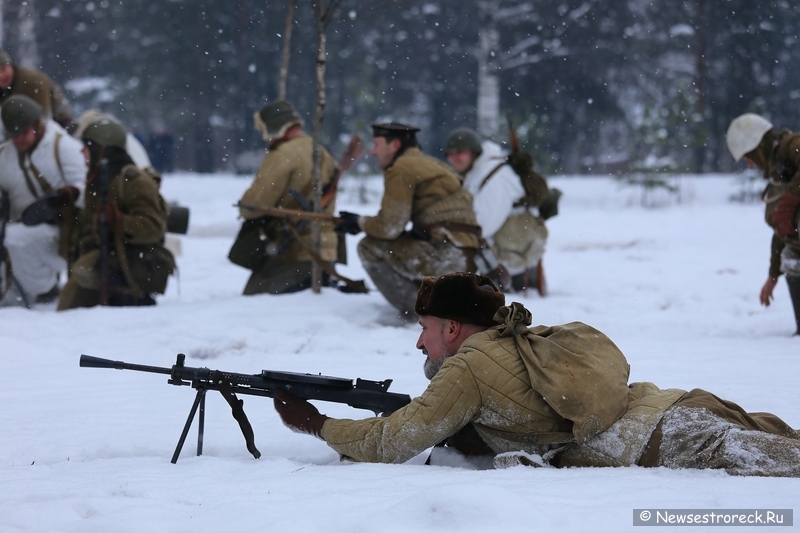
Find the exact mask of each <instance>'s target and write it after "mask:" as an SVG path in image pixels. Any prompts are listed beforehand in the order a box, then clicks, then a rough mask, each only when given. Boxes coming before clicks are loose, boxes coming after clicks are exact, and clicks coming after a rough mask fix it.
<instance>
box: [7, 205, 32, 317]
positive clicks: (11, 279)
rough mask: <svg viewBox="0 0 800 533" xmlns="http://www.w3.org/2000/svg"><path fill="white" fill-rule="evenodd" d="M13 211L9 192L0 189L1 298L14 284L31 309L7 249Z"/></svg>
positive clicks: (23, 301)
mask: <svg viewBox="0 0 800 533" xmlns="http://www.w3.org/2000/svg"><path fill="white" fill-rule="evenodd" d="M10 213H11V200H9V198H8V193H6V192H5V191H4V190H0V263H3V268H4V270H5V272H4V282H5V283H4V286H3V287H0V298H2V297H3V296H5V294H6V290H8V288H9V287H11V285H12V284H13V285H14V286H15V287H16V288H17V292H19V295H20V298H22V303H23V304H24V305H25V307H27V308H28V309H30V307H31V302H30V301H29V300H28V295H27V294H25V290H23V288H22V284H21V283H20V282H19V280H18V279H17V278H16V276H14V272H12V270H11V256H10V255H9V254H8V250H7V249H6V224H8V219H9V216H10Z"/></svg>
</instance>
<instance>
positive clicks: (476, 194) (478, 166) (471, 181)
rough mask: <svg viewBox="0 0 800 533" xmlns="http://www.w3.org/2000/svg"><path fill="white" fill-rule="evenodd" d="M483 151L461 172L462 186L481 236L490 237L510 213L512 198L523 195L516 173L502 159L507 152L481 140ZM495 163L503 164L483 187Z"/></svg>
mask: <svg viewBox="0 0 800 533" xmlns="http://www.w3.org/2000/svg"><path fill="white" fill-rule="evenodd" d="M481 148H482V149H483V152H482V153H481V155H480V156H478V158H477V159H476V160H475V161H474V162H473V164H472V168H471V169H470V170H469V172H467V174H466V175H465V176H464V188H465V189H466V190H467V192H469V193H470V194H471V195H472V198H473V207H474V208H475V216H476V217H477V219H478V224H479V225H480V227H481V228H482V229H483V236H484V237H485V238H487V239H490V240H491V238H492V237H493V236H494V234H495V233H497V230H499V229H500V227H501V226H502V225H503V224H504V223H505V221H506V219H508V217H509V216H511V214H512V211H513V210H514V202H516V201H517V200H519V199H520V198H522V196H524V195H525V189H524V188H523V187H522V183H521V182H520V179H519V176H517V174H516V172H514V170H513V169H512V168H511V167H510V166H508V165H507V164H503V163H505V160H506V154H505V152H503V150H502V148H500V145H498V144H497V143H494V142H492V141H484V142H483V144H481ZM498 165H502V166H501V167H500V168H499V169H498V170H497V171H496V172H495V173H494V174H492V177H491V178H489V181H487V182H486V184H485V185H483V187H481V184H482V183H483V181H484V179H486V176H488V175H489V174H490V173H491V172H492V171H493V170H494V169H495V168H497V166H498Z"/></svg>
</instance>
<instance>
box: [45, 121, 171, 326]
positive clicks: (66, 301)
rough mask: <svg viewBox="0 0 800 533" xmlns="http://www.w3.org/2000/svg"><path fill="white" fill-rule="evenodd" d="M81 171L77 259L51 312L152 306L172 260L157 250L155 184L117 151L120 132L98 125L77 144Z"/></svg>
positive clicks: (163, 223)
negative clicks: (85, 169) (85, 172)
mask: <svg viewBox="0 0 800 533" xmlns="http://www.w3.org/2000/svg"><path fill="white" fill-rule="evenodd" d="M81 140H82V141H83V144H84V148H83V154H84V156H85V157H86V161H87V163H88V165H89V171H88V176H87V178H86V202H85V204H86V207H85V209H84V210H83V217H82V220H81V229H80V240H79V248H80V257H79V258H78V260H77V261H76V262H75V264H74V265H73V268H72V272H71V274H70V278H69V281H68V282H67V284H66V285H65V286H64V289H63V290H62V292H61V298H60V300H59V302H58V310H59V311H62V310H65V309H72V308H75V307H92V306H95V305H98V304H100V305H115V306H122V305H154V304H155V300H154V299H153V294H156V293H157V294H163V293H164V291H165V289H166V287H167V278H168V277H169V275H170V274H172V272H173V270H174V269H175V259H174V257H173V256H172V254H171V253H170V252H169V251H168V250H167V249H166V248H164V234H165V232H166V228H167V214H168V207H167V203H166V202H165V201H164V199H163V198H162V197H161V194H159V192H158V189H159V185H160V177H159V176H158V175H155V174H150V173H147V172H145V171H143V170H140V169H138V168H137V167H136V166H135V165H134V164H133V162H132V161H131V158H130V156H129V155H128V153H127V152H126V151H125V142H126V134H125V128H123V127H122V125H120V124H119V123H117V122H115V121H113V120H109V119H100V120H98V121H95V122H93V123H91V124H90V125H89V126H88V127H87V128H86V130H85V131H84V132H83V135H82V137H81Z"/></svg>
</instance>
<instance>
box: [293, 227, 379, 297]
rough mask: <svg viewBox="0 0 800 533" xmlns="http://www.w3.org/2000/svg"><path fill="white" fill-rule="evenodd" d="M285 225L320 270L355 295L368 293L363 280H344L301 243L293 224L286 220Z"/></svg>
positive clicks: (315, 253) (298, 233)
mask: <svg viewBox="0 0 800 533" xmlns="http://www.w3.org/2000/svg"><path fill="white" fill-rule="evenodd" d="M286 225H287V226H289V229H290V230H292V234H294V238H295V239H296V240H297V242H298V244H300V246H302V248H303V250H305V251H306V252H308V255H310V256H311V259H313V260H314V262H315V263H317V265H319V267H320V268H321V269H322V270H324V271H325V272H327V273H328V275H329V276H331V277H332V278H333V279H335V280H338V281H341V282H342V283H344V284H345V285H347V287H348V288H349V289H350V290H351V291H353V292H356V293H366V292H369V289H367V286H366V285H364V281H363V280H358V281H355V280H352V279H350V278H346V277H344V276H342V275H341V274H339V273H338V272H336V270H335V269H334V268H333V267H332V266H330V264H328V262H327V261H325V260H324V259H322V258H321V257H320V256H319V254H318V253H317V252H315V251H314V250H312V249H311V247H309V246H308V245H306V243H305V242H303V239H301V238H300V232H299V231H297V228H296V227H295V226H294V224H292V223H291V222H289V221H288V220H287V221H286Z"/></svg>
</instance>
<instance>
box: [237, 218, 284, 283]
mask: <svg viewBox="0 0 800 533" xmlns="http://www.w3.org/2000/svg"><path fill="white" fill-rule="evenodd" d="M293 239H294V236H293V235H292V234H291V232H290V231H289V229H288V227H287V226H286V224H285V223H284V222H283V221H282V220H280V219H277V218H275V217H270V216H264V217H260V218H253V219H250V220H245V221H244V222H243V223H242V227H241V228H240V229H239V234H238V235H236V240H235V241H233V245H232V246H231V250H230V251H229V252H228V259H229V260H230V261H231V263H233V264H234V265H239V266H241V267H244V268H246V269H248V270H258V269H259V268H260V267H261V265H262V263H263V262H264V259H265V258H266V257H267V256H274V255H279V254H280V253H282V252H283V251H285V250H286V249H287V248H288V246H289V245H290V244H291V243H292V240H293Z"/></svg>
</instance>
